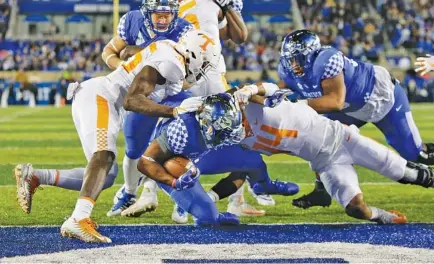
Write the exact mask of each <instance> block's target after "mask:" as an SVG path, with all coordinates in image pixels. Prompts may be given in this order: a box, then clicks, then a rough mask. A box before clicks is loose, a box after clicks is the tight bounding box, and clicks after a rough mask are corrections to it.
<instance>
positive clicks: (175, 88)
mask: <svg viewBox="0 0 434 264" xmlns="http://www.w3.org/2000/svg"><path fill="white" fill-rule="evenodd" d="M174 46H175V42H173V41H170V40H163V41H157V42H153V43H152V44H150V45H149V46H147V47H146V48H145V49H143V50H142V51H141V52H139V53H137V54H136V55H134V56H133V57H131V58H130V59H129V60H128V61H126V62H124V63H123V64H122V65H121V66H119V67H118V68H117V69H116V70H115V71H113V72H112V73H110V74H109V75H107V76H106V78H107V79H108V81H109V83H111V84H112V87H100V88H99V89H103V90H104V91H101V92H103V94H106V95H108V96H110V97H112V98H114V99H115V100H116V101H118V100H119V101H122V100H123V98H124V96H125V94H126V93H127V91H128V88H129V87H130V85H131V84H132V82H133V80H134V77H135V76H136V75H137V74H138V73H139V72H140V71H141V70H142V69H143V68H144V67H145V66H151V67H152V68H155V69H156V70H157V71H158V72H159V73H160V75H161V76H162V77H164V78H165V79H166V83H165V84H162V85H159V84H157V85H156V87H155V90H154V91H153V92H152V93H151V94H150V95H149V96H148V98H150V99H151V100H152V101H154V102H157V103H159V102H161V101H162V100H163V99H164V98H166V97H167V96H169V95H175V94H177V93H179V92H180V91H181V90H182V85H183V80H184V78H185V74H186V73H185V62H184V57H182V56H181V55H180V54H179V53H178V52H176V50H175V49H174Z"/></svg>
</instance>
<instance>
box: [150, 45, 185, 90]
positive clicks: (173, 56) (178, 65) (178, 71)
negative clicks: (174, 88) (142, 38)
mask: <svg viewBox="0 0 434 264" xmlns="http://www.w3.org/2000/svg"><path fill="white" fill-rule="evenodd" d="M175 45H176V43H175V42H173V41H170V40H162V41H157V42H155V44H151V45H150V47H149V52H151V54H150V61H151V62H153V64H155V66H156V67H157V68H158V71H159V73H160V74H161V76H163V77H164V78H165V79H168V80H170V81H173V82H177V81H179V80H180V79H182V78H183V77H184V76H185V59H184V57H183V56H181V55H180V54H179V53H178V52H176V50H175V48H174V46H175ZM153 49H154V50H153Z"/></svg>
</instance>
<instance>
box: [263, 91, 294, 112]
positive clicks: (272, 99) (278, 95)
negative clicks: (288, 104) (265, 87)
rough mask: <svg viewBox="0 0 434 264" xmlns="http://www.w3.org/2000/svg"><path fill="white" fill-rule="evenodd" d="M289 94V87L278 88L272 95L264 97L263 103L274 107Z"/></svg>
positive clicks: (290, 92)
mask: <svg viewBox="0 0 434 264" xmlns="http://www.w3.org/2000/svg"><path fill="white" fill-rule="evenodd" d="M291 94H293V92H292V91H291V90H290V89H279V90H277V91H276V92H274V94H273V95H272V96H269V97H267V98H265V100H264V105H265V106H266V107H271V108H273V107H276V106H278V105H279V104H280V103H281V102H282V101H283V100H285V98H287V97H288V96H289V95H291Z"/></svg>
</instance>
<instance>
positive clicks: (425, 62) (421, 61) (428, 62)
mask: <svg viewBox="0 0 434 264" xmlns="http://www.w3.org/2000/svg"><path fill="white" fill-rule="evenodd" d="M426 56H427V57H419V58H417V59H416V62H415V63H414V65H415V66H419V67H418V68H416V69H415V71H416V72H421V73H420V75H421V76H423V75H425V74H427V73H428V72H430V71H432V70H434V56H431V55H429V54H427V55H426Z"/></svg>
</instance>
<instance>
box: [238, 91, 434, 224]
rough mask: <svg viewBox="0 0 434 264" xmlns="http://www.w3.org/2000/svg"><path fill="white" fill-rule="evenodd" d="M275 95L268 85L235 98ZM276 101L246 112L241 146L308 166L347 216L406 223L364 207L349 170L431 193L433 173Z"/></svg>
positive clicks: (352, 130)
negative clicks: (363, 170)
mask: <svg viewBox="0 0 434 264" xmlns="http://www.w3.org/2000/svg"><path fill="white" fill-rule="evenodd" d="M278 89H279V88H278V87H277V86H276V85H274V84H269V83H266V84H262V85H260V86H256V85H250V86H247V87H244V88H243V89H242V90H239V91H237V92H235V94H234V96H235V98H236V99H237V100H238V101H239V102H240V103H243V104H244V105H245V104H246V103H247V102H248V99H249V98H251V97H252V95H255V94H259V95H262V96H266V97H268V96H270V95H273V94H276V91H277V90H278ZM277 95H279V96H280V98H277V99H278V100H270V99H272V98H267V99H265V100H263V99H260V100H259V101H260V102H262V103H263V104H264V105H268V106H271V107H274V108H270V107H265V106H264V105H261V104H256V103H251V104H248V105H247V106H246V107H245V110H244V112H245V121H246V122H245V126H244V127H245V130H246V138H245V139H244V140H243V141H242V142H241V144H242V145H243V146H246V147H248V148H250V149H253V150H256V151H258V152H260V153H263V154H266V155H273V154H277V153H286V154H290V155H295V156H298V157H300V158H303V159H305V160H307V161H309V162H310V166H311V168H312V169H313V170H314V171H316V172H317V173H318V175H319V177H320V179H321V181H322V182H323V184H324V186H325V189H326V191H327V192H328V193H329V194H330V195H331V196H332V197H333V198H334V199H335V200H336V201H337V202H338V203H339V204H341V205H342V207H344V208H345V212H346V213H347V215H349V216H351V217H354V218H357V219H364V220H370V221H374V222H377V223H380V224H401V223H405V222H406V217H405V216H404V215H402V214H401V213H399V212H397V211H385V210H383V209H379V208H376V207H372V206H368V205H367V204H366V203H365V201H364V200H363V194H362V191H361V190H360V187H359V184H358V178H357V173H356V170H355V168H354V166H353V165H360V166H362V167H365V168H368V169H370V170H373V171H376V172H378V173H380V174H382V175H384V176H386V177H388V178H389V179H391V180H393V181H396V182H399V183H403V184H415V185H419V186H422V187H425V188H433V187H434V171H433V169H431V168H429V167H428V166H426V165H423V164H419V163H414V162H411V161H406V160H405V159H404V158H402V157H401V156H399V155H398V154H396V153H395V152H394V151H392V150H390V149H388V148H387V147H385V146H384V145H381V144H379V143H377V142H375V141H373V140H371V139H369V138H367V137H364V136H362V135H360V134H359V130H358V129H357V127H356V126H354V125H351V126H345V125H342V124H341V123H340V122H339V121H334V120H331V119H328V118H326V117H323V116H321V115H319V114H318V113H317V112H315V111H314V110H313V109H312V108H311V107H309V106H308V105H307V104H305V103H303V102H298V103H291V102H289V101H282V98H284V97H285V94H283V96H282V91H278V92H277ZM272 97H275V96H272ZM274 99H276V98H274ZM256 101H258V100H256ZM279 103H280V104H279ZM276 105H277V106H276Z"/></svg>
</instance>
